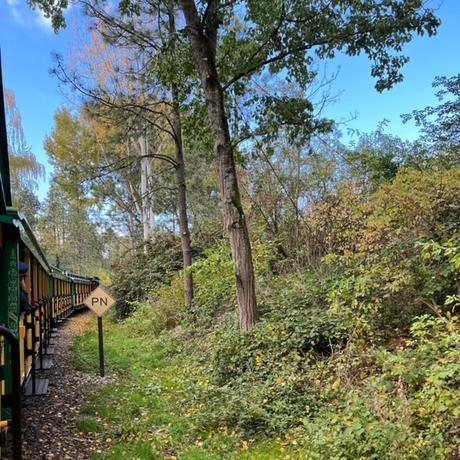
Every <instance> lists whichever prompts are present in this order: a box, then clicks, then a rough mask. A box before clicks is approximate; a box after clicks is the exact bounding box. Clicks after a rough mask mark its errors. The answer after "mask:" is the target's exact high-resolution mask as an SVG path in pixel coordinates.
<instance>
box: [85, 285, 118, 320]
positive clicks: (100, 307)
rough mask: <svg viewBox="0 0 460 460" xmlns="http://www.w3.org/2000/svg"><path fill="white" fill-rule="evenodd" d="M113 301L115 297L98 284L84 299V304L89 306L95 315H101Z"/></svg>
mask: <svg viewBox="0 0 460 460" xmlns="http://www.w3.org/2000/svg"><path fill="white" fill-rule="evenodd" d="M114 303H115V299H113V298H112V297H111V296H110V294H108V293H107V292H105V291H104V289H102V288H101V287H100V286H99V287H97V288H96V289H95V290H94V291H93V292H91V294H90V295H89V296H88V297H87V298H86V299H85V304H86V305H87V306H88V307H89V308H91V310H93V311H94V313H96V315H97V316H102V315H103V314H104V313H105V312H106V311H107V310H108V309H109V308H110V307H111V306H112V305H113V304H114Z"/></svg>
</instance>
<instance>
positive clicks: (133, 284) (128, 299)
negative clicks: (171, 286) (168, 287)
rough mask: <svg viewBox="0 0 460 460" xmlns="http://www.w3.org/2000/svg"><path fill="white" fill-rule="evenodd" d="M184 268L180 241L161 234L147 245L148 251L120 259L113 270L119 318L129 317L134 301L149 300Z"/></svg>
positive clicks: (140, 251) (138, 251)
mask: <svg viewBox="0 0 460 460" xmlns="http://www.w3.org/2000/svg"><path fill="white" fill-rule="evenodd" d="M181 266H182V253H181V248H180V241H179V239H178V238H176V237H174V236H171V235H167V234H164V235H162V234H158V235H157V236H156V238H155V239H154V240H153V241H152V242H151V243H150V244H149V245H148V246H147V251H146V252H143V251H142V250H137V251H136V255H135V257H128V258H125V259H120V260H119V262H118V265H116V266H115V267H114V269H115V270H116V276H115V278H114V294H115V297H116V298H117V307H116V308H117V313H118V315H119V316H120V317H126V316H127V315H129V314H130V313H131V312H132V311H133V310H134V306H133V304H132V302H136V301H141V302H145V301H146V300H148V299H149V298H150V297H151V294H152V291H153V290H154V289H156V288H159V287H160V286H161V285H163V284H168V283H169V281H170V280H171V278H172V276H173V275H174V273H175V272H176V271H177V270H179V269H180V268H181Z"/></svg>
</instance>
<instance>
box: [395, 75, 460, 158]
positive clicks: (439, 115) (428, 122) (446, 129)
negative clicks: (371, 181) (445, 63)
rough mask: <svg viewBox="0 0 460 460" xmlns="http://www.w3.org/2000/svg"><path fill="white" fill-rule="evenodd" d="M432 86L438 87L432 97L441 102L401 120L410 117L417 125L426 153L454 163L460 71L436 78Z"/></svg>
mask: <svg viewBox="0 0 460 460" xmlns="http://www.w3.org/2000/svg"><path fill="white" fill-rule="evenodd" d="M433 87H434V88H439V90H438V91H437V92H436V96H437V98H438V100H439V101H440V102H442V103H440V104H439V105H437V106H434V107H433V106H429V107H425V108H424V109H421V110H414V111H413V112H411V113H410V114H406V115H403V120H404V121H405V122H407V121H409V120H413V121H414V122H415V124H416V126H418V127H419V128H421V131H422V141H423V143H424V145H425V146H427V147H428V151H429V152H428V153H429V155H430V156H433V155H438V156H439V157H441V158H443V159H445V160H446V161H447V162H448V163H451V164H454V165H455V164H458V159H459V153H460V74H458V75H455V76H453V77H450V78H448V77H437V78H436V79H435V81H434V83H433Z"/></svg>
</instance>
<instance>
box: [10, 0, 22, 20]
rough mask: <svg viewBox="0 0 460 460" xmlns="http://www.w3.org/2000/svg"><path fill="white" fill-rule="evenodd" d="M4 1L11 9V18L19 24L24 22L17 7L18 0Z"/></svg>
mask: <svg viewBox="0 0 460 460" xmlns="http://www.w3.org/2000/svg"><path fill="white" fill-rule="evenodd" d="M6 3H7V4H8V6H9V7H10V11H11V14H12V15H13V19H14V20H15V21H16V22H18V23H20V24H24V17H23V15H22V13H21V9H20V7H19V4H20V0H6Z"/></svg>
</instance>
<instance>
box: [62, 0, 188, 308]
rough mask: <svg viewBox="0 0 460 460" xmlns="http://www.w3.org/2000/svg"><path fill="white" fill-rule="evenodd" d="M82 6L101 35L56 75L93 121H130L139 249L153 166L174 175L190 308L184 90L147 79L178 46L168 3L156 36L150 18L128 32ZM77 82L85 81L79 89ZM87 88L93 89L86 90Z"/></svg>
mask: <svg viewBox="0 0 460 460" xmlns="http://www.w3.org/2000/svg"><path fill="white" fill-rule="evenodd" d="M86 7H87V8H86V12H87V14H88V15H89V16H91V17H92V18H94V19H95V24H96V26H97V29H98V30H99V32H100V36H98V35H95V34H94V33H93V35H92V41H91V44H90V46H89V47H88V48H87V49H86V50H85V52H84V53H83V59H82V58H81V57H80V59H77V61H79V63H80V66H79V67H80V68H79V70H77V72H74V73H73V74H70V73H69V72H68V71H67V69H65V67H64V65H63V63H62V60H59V61H58V68H57V71H56V74H57V75H58V77H59V78H60V79H61V80H62V81H64V82H65V83H69V84H70V85H71V86H72V87H73V88H75V89H77V90H78V91H80V92H81V93H82V94H84V95H85V97H86V98H87V99H88V100H89V101H90V103H87V107H88V108H89V109H92V108H94V107H97V109H98V110H97V111H98V113H97V116H99V117H100V116H101V115H102V117H110V118H111V119H112V122H115V123H116V120H114V118H116V117H117V118H118V119H119V120H120V125H121V126H122V125H126V123H127V122H128V127H126V126H125V129H126V131H127V133H128V132H129V142H128V150H130V151H135V152H137V153H138V157H139V162H140V176H141V183H140V185H141V187H140V188H141V190H140V191H139V199H138V200H137V199H136V200H134V202H135V203H137V202H139V203H140V204H139V208H140V215H141V222H142V227H143V235H144V242H145V243H147V242H148V241H149V239H150V238H151V236H152V228H153V226H154V215H153V211H152V201H153V198H154V193H153V192H154V190H155V187H154V186H153V185H154V184H153V182H154V174H153V172H152V161H153V160H154V159H158V160H163V161H165V162H166V163H168V164H169V165H172V166H173V168H174V169H175V176H176V187H177V214H178V221H179V227H180V237H181V244H182V251H183V262H184V294H185V304H186V305H187V306H190V305H191V304H192V300H193V278H192V274H191V272H190V271H189V270H188V268H189V267H190V266H191V264H192V243H191V236H190V229H189V222H188V213H187V192H186V171H185V160H184V145H183V133H182V114H181V101H182V98H183V96H182V94H183V93H184V91H183V85H182V86H181V87H180V88H179V85H178V83H177V81H176V79H174V78H171V75H173V72H174V73H177V72H176V70H177V69H174V70H173V71H172V70H171V72H170V73H169V74H168V75H169V77H168V78H160V77H158V76H155V77H154V78H152V76H151V75H152V71H151V68H152V67H155V66H156V65H157V64H159V65H160V67H161V66H164V64H162V62H164V61H165V62H169V61H168V59H167V55H168V53H169V54H175V53H176V52H177V49H178V48H179V46H180V43H178V40H177V33H176V30H175V12H174V9H173V6H172V3H168V4H167V5H166V7H165V8H164V10H162V11H161V14H160V15H159V18H158V25H157V26H156V27H157V28H158V30H157V29H156V28H155V30H154V31H153V30H150V29H151V27H150V25H151V24H150V23H151V22H152V21H153V17H150V21H149V22H150V23H149V29H145V27H144V25H143V22H142V20H141V19H139V20H138V21H135V22H134V25H133V24H132V23H131V22H129V21H126V18H124V17H123V16H122V15H121V16H120V15H118V16H115V15H109V14H108V13H107V11H106V10H105V8H104V7H103V6H101V7H99V5H98V2H93V4H86ZM149 14H151V13H150V11H149V7H148V5H147V6H146V11H142V15H143V16H147V17H149ZM140 15H141V13H139V16H140ZM154 32H155V33H156V35H155V34H154ZM146 48H147V49H146ZM101 51H102V52H101ZM119 53H120V54H119ZM80 56H81V53H80ZM120 56H121V58H120ZM165 57H166V59H165ZM82 62H85V63H86V65H87V67H88V69H87V70H89V72H86V75H85V76H84V77H83V76H82V75H81V73H82V65H81V63H82ZM168 66H169V67H171V65H168ZM78 73H80V75H78ZM82 80H85V83H84V84H83V83H82ZM88 81H91V83H95V84H93V86H92V87H91V86H90V85H88ZM93 112H94V110H93ZM127 135H128V134H127ZM165 136H169V137H170V140H172V141H173V143H174V146H175V154H174V155H169V154H164V152H162V151H161V150H162V149H163V150H164V147H165V144H166V143H167V141H166V142H165ZM152 140H153V141H152Z"/></svg>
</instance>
